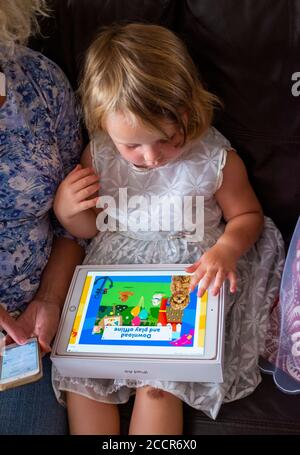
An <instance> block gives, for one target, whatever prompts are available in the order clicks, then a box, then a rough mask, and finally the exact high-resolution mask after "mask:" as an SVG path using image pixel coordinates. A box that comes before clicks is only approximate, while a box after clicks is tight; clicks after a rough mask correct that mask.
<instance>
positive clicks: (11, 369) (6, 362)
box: [0, 338, 43, 391]
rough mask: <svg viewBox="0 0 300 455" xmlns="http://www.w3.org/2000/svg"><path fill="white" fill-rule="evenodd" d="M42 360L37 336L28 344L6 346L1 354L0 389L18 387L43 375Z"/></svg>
mask: <svg viewBox="0 0 300 455" xmlns="http://www.w3.org/2000/svg"><path fill="white" fill-rule="evenodd" d="M42 374H43V373H42V362H41V353H40V348H39V343H38V340H37V338H30V339H29V340H28V341H27V343H26V344H22V345H18V344H16V343H14V344H10V345H7V346H5V347H4V348H3V349H2V354H1V356H0V391H1V390H6V389H10V388H12V387H17V386H20V385H23V384H27V383H29V382H34V381H37V380H38V379H40V378H41V377H42Z"/></svg>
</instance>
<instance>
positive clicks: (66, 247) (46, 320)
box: [6, 237, 84, 352]
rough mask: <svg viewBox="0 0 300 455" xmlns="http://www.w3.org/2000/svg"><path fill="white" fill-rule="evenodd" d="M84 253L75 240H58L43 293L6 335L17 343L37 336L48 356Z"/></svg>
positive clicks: (40, 293)
mask: <svg viewBox="0 0 300 455" xmlns="http://www.w3.org/2000/svg"><path fill="white" fill-rule="evenodd" d="M83 257H84V249H83V248H82V247H81V246H80V245H78V243H77V242H76V241H74V240H71V239H68V238H65V237H60V238H54V241H53V246H52V250H51V254H50V257H49V261H48V263H47V265H46V267H45V269H44V271H43V274H42V278H41V282H40V286H39V289H38V291H37V293H36V295H35V297H34V299H33V300H32V301H31V302H30V303H29V305H28V306H27V308H26V310H25V311H24V312H23V313H22V314H21V316H20V317H19V318H18V319H17V320H16V321H13V322H14V324H13V325H12V326H11V327H10V330H7V328H6V331H7V332H8V334H9V335H10V336H11V338H12V339H14V340H15V341H16V342H21V343H22V342H23V340H20V338H19V336H20V335H19V334H22V332H23V331H25V334H26V336H27V337H30V336H33V335H35V336H37V337H38V340H39V343H40V345H41V348H42V350H43V351H44V352H49V351H50V350H51V348H50V343H51V341H52V340H53V338H54V336H55V333H56V331H57V327H58V323H59V318H60V313H61V309H62V307H63V304H64V300H65V297H66V294H67V291H68V288H69V284H70V281H71V278H72V275H73V272H74V268H75V266H76V265H78V264H81V262H82V260H83Z"/></svg>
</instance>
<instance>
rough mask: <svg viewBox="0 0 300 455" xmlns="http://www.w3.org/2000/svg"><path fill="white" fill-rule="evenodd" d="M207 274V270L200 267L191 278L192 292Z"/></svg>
mask: <svg viewBox="0 0 300 455" xmlns="http://www.w3.org/2000/svg"><path fill="white" fill-rule="evenodd" d="M205 274H206V270H205V269H203V268H202V267H201V266H199V267H198V268H197V270H196V271H195V273H194V275H193V276H192V278H191V284H190V292H192V291H193V290H194V288H195V286H196V285H197V284H198V283H199V281H200V280H201V279H202V278H203V277H204V275H205Z"/></svg>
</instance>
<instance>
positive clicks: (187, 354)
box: [55, 264, 223, 359]
mask: <svg viewBox="0 0 300 455" xmlns="http://www.w3.org/2000/svg"><path fill="white" fill-rule="evenodd" d="M185 267H186V265H174V264H172V265H157V264H155V265H153V264H151V265H143V266H141V265H124V266H122V265H118V266H91V265H89V266H79V267H77V268H76V272H75V274H74V277H73V281H72V284H71V286H70V289H69V294H68V297H67V301H66V305H65V307H64V311H63V315H62V320H61V324H60V328H59V332H58V335H57V343H56V347H55V352H56V354H57V355H59V356H64V357H70V356H80V357H83V356H84V357H88V356H91V357H95V356H99V355H100V356H102V357H105V356H107V357H109V358H114V357H127V358H128V357H129V358H130V357H134V358H139V357H141V358H143V359H146V358H149V359H151V358H161V359H163V358H170V357H171V358H172V359H176V358H178V359H180V358H184V359H214V358H215V357H216V354H217V345H218V333H219V330H218V314H219V305H220V302H221V300H222V293H223V289H221V293H220V295H219V296H216V297H213V296H212V295H211V293H208V292H206V293H205V294H204V296H203V297H202V298H199V297H197V291H198V286H197V287H196V288H195V290H194V291H193V292H191V293H190V292H189V286H190V279H191V274H188V273H186V272H185V271H184V269H185Z"/></svg>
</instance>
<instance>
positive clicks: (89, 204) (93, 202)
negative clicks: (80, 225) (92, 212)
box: [78, 196, 99, 212]
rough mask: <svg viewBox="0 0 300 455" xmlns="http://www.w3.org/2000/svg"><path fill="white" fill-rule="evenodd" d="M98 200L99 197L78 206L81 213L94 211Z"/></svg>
mask: <svg viewBox="0 0 300 455" xmlns="http://www.w3.org/2000/svg"><path fill="white" fill-rule="evenodd" d="M98 199H99V196H97V197H94V198H93V199H89V200H87V201H83V202H80V203H79V204H78V208H79V212H83V211H84V210H87V209H92V208H93V207H96V204H97V201H98Z"/></svg>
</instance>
